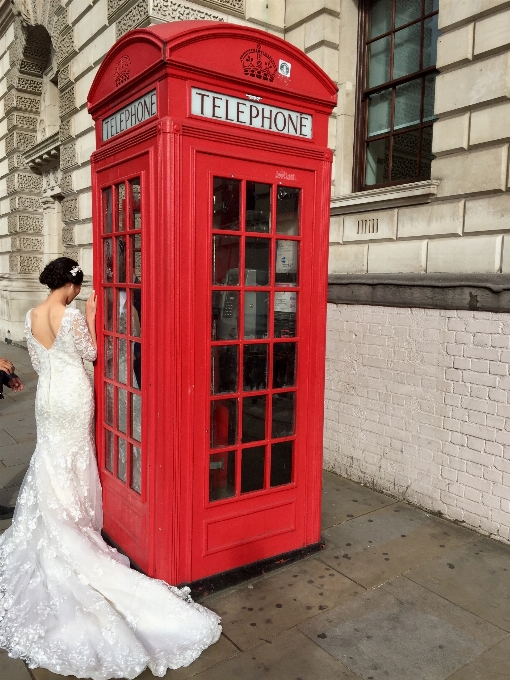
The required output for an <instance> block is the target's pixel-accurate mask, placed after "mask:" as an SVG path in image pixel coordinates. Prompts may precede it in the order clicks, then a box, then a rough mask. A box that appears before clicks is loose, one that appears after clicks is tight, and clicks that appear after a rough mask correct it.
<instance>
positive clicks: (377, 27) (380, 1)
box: [368, 0, 391, 38]
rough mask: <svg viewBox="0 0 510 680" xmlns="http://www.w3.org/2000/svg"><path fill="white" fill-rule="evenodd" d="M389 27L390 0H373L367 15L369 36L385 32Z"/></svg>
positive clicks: (373, 36)
mask: <svg viewBox="0 0 510 680" xmlns="http://www.w3.org/2000/svg"><path fill="white" fill-rule="evenodd" d="M390 29H391V0H373V2H372V3H371V5H370V12H369V15H368V35H369V38H376V37H377V36H378V35H382V34H383V33H387V32H388V31H389V30H390Z"/></svg>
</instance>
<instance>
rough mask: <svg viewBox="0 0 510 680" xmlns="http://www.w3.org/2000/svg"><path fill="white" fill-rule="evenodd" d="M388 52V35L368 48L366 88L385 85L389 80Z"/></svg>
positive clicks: (389, 44)
mask: <svg viewBox="0 0 510 680" xmlns="http://www.w3.org/2000/svg"><path fill="white" fill-rule="evenodd" d="M390 50H391V38H390V36H389V35H388V36H386V38H381V39H380V40H375V41H374V42H373V43H370V45H369V46H368V88H371V87H376V86H377V85H382V84H383V83H387V82H388V80H389V79H390Z"/></svg>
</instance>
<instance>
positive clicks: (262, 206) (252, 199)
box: [246, 182, 271, 232]
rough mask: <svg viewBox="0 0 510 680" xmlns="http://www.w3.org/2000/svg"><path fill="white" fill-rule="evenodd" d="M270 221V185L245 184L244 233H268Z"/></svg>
mask: <svg viewBox="0 0 510 680" xmlns="http://www.w3.org/2000/svg"><path fill="white" fill-rule="evenodd" d="M270 220H271V185H270V184H259V183H258V182H246V231H262V232H268V231H269V225H270Z"/></svg>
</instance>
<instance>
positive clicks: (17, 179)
mask: <svg viewBox="0 0 510 680" xmlns="http://www.w3.org/2000/svg"><path fill="white" fill-rule="evenodd" d="M15 191H22V192H25V191H26V192H27V193H37V194H38V193H40V192H41V191H42V178H41V177H40V175H34V174H32V173H30V174H29V175H28V174H25V173H22V172H15V173H13V174H12V175H9V176H8V177H7V193H8V194H12V193H14V192H15Z"/></svg>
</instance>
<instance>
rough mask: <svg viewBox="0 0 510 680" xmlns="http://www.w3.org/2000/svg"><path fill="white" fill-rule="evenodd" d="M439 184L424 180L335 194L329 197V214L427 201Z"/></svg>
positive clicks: (434, 193) (341, 213)
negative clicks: (341, 194) (342, 194)
mask: <svg viewBox="0 0 510 680" xmlns="http://www.w3.org/2000/svg"><path fill="white" fill-rule="evenodd" d="M439 184H440V181H439V180H426V181H424V182H412V183H410V184H400V185H397V186H393V187H384V188H382V189H369V190H368V191H359V192H357V193H353V194H346V195H344V196H336V197H333V198H332V199H331V214H332V215H346V214H348V213H356V212H366V211H367V210H381V209H383V208H395V207H398V206H407V205H413V204H416V203H428V202H429V201H431V200H432V199H433V198H434V197H435V196H436V194H437V189H438V187H439Z"/></svg>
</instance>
